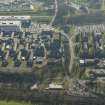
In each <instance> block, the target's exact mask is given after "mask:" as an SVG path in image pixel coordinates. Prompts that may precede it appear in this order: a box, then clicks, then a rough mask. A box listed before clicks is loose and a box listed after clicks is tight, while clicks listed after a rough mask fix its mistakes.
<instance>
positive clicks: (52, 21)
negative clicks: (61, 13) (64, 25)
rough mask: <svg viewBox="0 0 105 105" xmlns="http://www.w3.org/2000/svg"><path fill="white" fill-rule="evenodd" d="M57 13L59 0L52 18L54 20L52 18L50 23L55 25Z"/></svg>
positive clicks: (56, 1) (56, 0)
mask: <svg viewBox="0 0 105 105" xmlns="http://www.w3.org/2000/svg"><path fill="white" fill-rule="evenodd" d="M57 13H58V0H55V14H54V16H53V18H52V20H51V22H50V24H49V25H50V26H52V25H53V23H54V21H55V19H56V17H57Z"/></svg>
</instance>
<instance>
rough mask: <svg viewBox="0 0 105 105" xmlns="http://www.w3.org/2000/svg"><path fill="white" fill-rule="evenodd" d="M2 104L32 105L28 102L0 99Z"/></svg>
mask: <svg viewBox="0 0 105 105" xmlns="http://www.w3.org/2000/svg"><path fill="white" fill-rule="evenodd" d="M0 105H32V104H31V103H26V102H15V101H0Z"/></svg>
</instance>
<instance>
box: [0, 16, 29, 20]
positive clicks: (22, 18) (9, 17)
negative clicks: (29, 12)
mask: <svg viewBox="0 0 105 105" xmlns="http://www.w3.org/2000/svg"><path fill="white" fill-rule="evenodd" d="M30 18H31V16H24V15H23V16H0V20H12V19H13V20H16V19H17V20H27V19H30Z"/></svg>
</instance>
